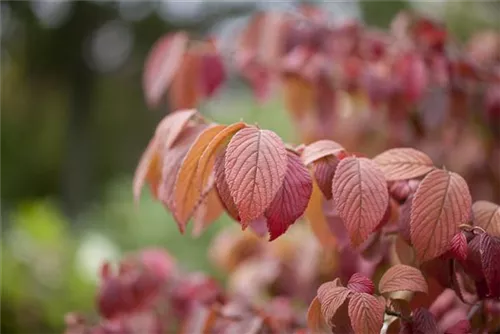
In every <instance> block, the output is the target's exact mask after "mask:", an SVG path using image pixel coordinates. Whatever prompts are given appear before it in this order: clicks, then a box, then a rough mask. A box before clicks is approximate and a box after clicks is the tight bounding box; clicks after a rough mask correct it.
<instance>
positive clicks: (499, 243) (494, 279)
mask: <svg viewBox="0 0 500 334" xmlns="http://www.w3.org/2000/svg"><path fill="white" fill-rule="evenodd" d="M480 253H481V263H482V265H483V272H484V277H485V278H486V284H487V285H488V289H489V292H490V293H489V295H490V297H492V298H499V297H500V239H498V238H495V237H492V236H489V235H488V234H486V233H483V234H481V236H480Z"/></svg>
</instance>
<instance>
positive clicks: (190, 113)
mask: <svg viewBox="0 0 500 334" xmlns="http://www.w3.org/2000/svg"><path fill="white" fill-rule="evenodd" d="M196 114H197V111H196V109H184V110H179V111H175V112H173V113H171V114H169V115H167V116H166V117H165V118H163V119H162V120H161V122H160V123H159V124H158V126H157V127H156V131H155V137H157V138H158V141H159V142H160V145H161V146H162V147H163V146H164V147H166V148H170V147H172V145H173V144H174V142H175V141H176V140H177V139H178V138H179V136H180V134H181V133H182V131H183V130H184V129H185V128H186V126H187V125H188V122H189V120H191V119H192V118H193V117H194V116H195V115H196Z"/></svg>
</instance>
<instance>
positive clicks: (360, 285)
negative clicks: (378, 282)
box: [347, 273, 375, 295]
mask: <svg viewBox="0 0 500 334" xmlns="http://www.w3.org/2000/svg"><path fill="white" fill-rule="evenodd" d="M347 288H348V289H349V290H351V291H353V292H359V293H367V294H369V295H373V293H374V292H375V285H373V282H372V280H371V279H369V278H368V277H366V276H364V275H361V274H358V273H354V274H353V275H352V276H351V278H350V279H349V282H348V283H347Z"/></svg>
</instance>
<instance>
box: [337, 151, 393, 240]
mask: <svg viewBox="0 0 500 334" xmlns="http://www.w3.org/2000/svg"><path fill="white" fill-rule="evenodd" d="M332 192H333V201H334V203H335V206H336V208H337V210H338V213H339V216H340V217H341V218H342V220H343V221H344V224H345V227H346V229H347V231H348V232H349V236H350V239H351V243H352V244H353V245H354V246H358V245H359V244H361V243H362V242H363V241H365V240H366V239H367V238H368V236H369V235H370V233H372V232H373V231H374V229H375V228H376V227H377V225H378V223H379V222H380V221H381V220H382V218H383V217H384V214H385V212H386V210H387V205H388V203H389V193H388V191H387V184H386V181H385V178H384V175H383V173H382V172H381V171H380V169H378V167H377V166H376V164H375V163H374V162H373V161H371V160H370V159H367V158H354V157H348V158H345V159H343V160H341V161H340V163H339V165H338V166H337V171H336V172H335V177H334V178H333V185H332Z"/></svg>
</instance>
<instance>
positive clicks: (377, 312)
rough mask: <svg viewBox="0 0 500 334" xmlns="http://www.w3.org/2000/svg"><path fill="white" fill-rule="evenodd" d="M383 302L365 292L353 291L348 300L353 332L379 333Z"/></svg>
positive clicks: (383, 310)
mask: <svg viewBox="0 0 500 334" xmlns="http://www.w3.org/2000/svg"><path fill="white" fill-rule="evenodd" d="M384 312H385V303H384V301H383V300H382V299H379V298H377V297H375V296H372V295H369V294H366V293H354V294H352V296H351V298H350V300H349V318H351V324H352V327H353V329H354V332H355V333H380V329H381V328H382V325H383V323H384Z"/></svg>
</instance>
